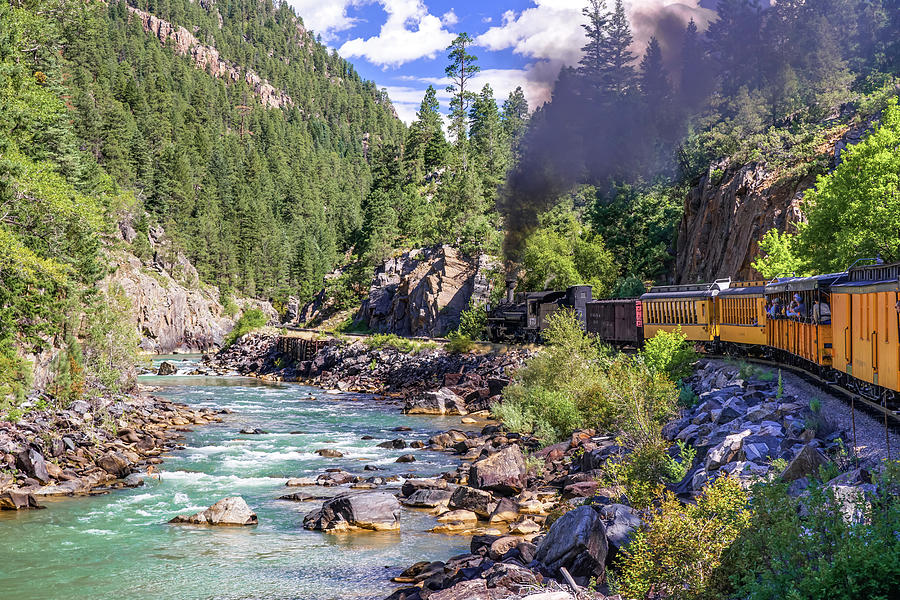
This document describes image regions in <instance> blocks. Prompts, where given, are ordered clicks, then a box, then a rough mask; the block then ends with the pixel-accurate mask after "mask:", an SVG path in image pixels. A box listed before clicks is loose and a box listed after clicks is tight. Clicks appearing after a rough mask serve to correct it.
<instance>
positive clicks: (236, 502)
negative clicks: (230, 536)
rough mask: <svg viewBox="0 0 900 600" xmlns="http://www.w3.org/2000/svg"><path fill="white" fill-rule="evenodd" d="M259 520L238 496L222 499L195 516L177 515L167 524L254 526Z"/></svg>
mask: <svg viewBox="0 0 900 600" xmlns="http://www.w3.org/2000/svg"><path fill="white" fill-rule="evenodd" d="M258 522H259V520H258V519H257V518H256V513H255V512H253V511H252V510H250V507H249V506H247V503H246V502H245V501H244V499H243V498H241V497H240V496H232V497H229V498H222V499H221V500H219V501H218V502H216V503H215V504H213V505H212V506H210V507H209V508H207V509H206V510H204V511H203V512H198V513H197V514H196V515H190V516H186V515H178V516H177V517H175V518H174V519H172V520H171V521H169V523H188V524H192V525H256V524H257V523H258Z"/></svg>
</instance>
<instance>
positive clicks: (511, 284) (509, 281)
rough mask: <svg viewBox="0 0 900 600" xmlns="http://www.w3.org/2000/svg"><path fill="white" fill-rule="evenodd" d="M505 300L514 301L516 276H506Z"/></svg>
mask: <svg viewBox="0 0 900 600" xmlns="http://www.w3.org/2000/svg"><path fill="white" fill-rule="evenodd" d="M506 301H507V302H508V303H509V304H512V303H513V302H515V301H516V278H515V277H510V276H507V277H506Z"/></svg>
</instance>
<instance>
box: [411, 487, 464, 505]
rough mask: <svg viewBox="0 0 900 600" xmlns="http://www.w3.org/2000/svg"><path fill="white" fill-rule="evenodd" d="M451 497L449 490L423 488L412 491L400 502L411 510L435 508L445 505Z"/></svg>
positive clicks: (451, 493)
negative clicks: (411, 508)
mask: <svg viewBox="0 0 900 600" xmlns="http://www.w3.org/2000/svg"><path fill="white" fill-rule="evenodd" d="M452 495H453V492H451V491H450V490H436V489H428V488H423V489H420V490H416V491H414V492H413V493H412V494H410V495H409V496H408V497H406V498H403V499H401V500H400V502H401V503H402V504H404V505H406V506H411V507H413V508H435V507H438V506H441V505H444V504H447V503H448V502H449V501H450V496H452Z"/></svg>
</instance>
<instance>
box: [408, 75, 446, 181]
mask: <svg viewBox="0 0 900 600" xmlns="http://www.w3.org/2000/svg"><path fill="white" fill-rule="evenodd" d="M406 151H407V161H408V162H411V163H414V164H415V165H416V171H418V173H417V174H418V175H419V176H421V175H423V174H427V173H431V172H433V171H434V170H435V169H437V168H438V167H440V166H441V165H443V164H444V162H445V161H446V158H447V140H446V138H445V137H444V130H443V127H442V121H441V113H440V104H439V103H438V99H437V92H435V89H434V87H433V86H430V85H429V86H428V89H426V90H425V97H424V98H423V99H422V103H421V104H420V105H419V110H418V112H417V113H416V120H415V121H414V122H413V124H412V125H411V126H410V128H409V133H408V136H407V145H406Z"/></svg>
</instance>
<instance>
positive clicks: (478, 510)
mask: <svg viewBox="0 0 900 600" xmlns="http://www.w3.org/2000/svg"><path fill="white" fill-rule="evenodd" d="M450 508H455V509H462V510H470V511H472V512H473V513H475V514H476V515H478V516H479V517H482V518H483V519H487V518H490V516H491V513H492V512H494V509H495V508H497V502H496V501H494V497H493V496H492V495H491V493H490V492H486V491H484V490H478V489H475V488H473V487H469V486H466V485H461V486H459V487H458V488H456V490H455V491H454V492H453V495H452V496H450Z"/></svg>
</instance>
